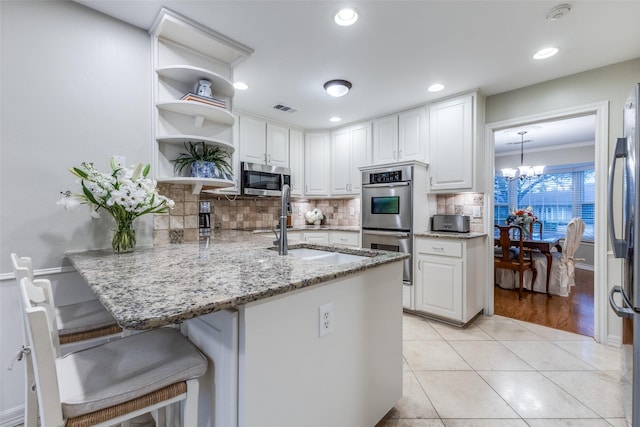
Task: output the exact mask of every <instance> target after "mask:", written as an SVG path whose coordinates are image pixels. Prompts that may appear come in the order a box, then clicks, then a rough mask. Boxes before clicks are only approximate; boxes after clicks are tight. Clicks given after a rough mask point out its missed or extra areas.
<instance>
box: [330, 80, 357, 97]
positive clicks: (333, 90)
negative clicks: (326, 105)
mask: <svg viewBox="0 0 640 427" xmlns="http://www.w3.org/2000/svg"><path fill="white" fill-rule="evenodd" d="M349 89H351V82H348V81H346V80H329V81H328V82H326V83H325V84H324V90H326V91H327V93H328V94H329V95H331V96H335V97H336V98H338V97H341V96H344V95H346V94H347V93H349Z"/></svg>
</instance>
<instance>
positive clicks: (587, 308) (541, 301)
mask: <svg viewBox="0 0 640 427" xmlns="http://www.w3.org/2000/svg"><path fill="white" fill-rule="evenodd" d="M494 289H495V291H494V309H495V314H499V315H501V316H506V317H510V318H512V319H518V320H524V321H526V322H531V323H536V324H538V325H544V326H549V327H551V328H555V329H561V330H563V331H568V332H574V333H577V334H581V335H586V336H590V337H592V336H593V272H592V271H588V270H581V269H577V268H576V285H575V286H574V287H573V289H572V290H571V293H570V294H569V296H568V297H566V298H565V297H560V296H557V295H554V296H552V297H551V298H549V297H547V295H546V294H542V293H537V292H534V293H531V292H529V291H526V292H525V293H524V295H523V298H522V300H521V301H518V291H517V290H507V289H501V288H499V287H497V286H496V287H495V288H494Z"/></svg>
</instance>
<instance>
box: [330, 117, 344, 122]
mask: <svg viewBox="0 0 640 427" xmlns="http://www.w3.org/2000/svg"><path fill="white" fill-rule="evenodd" d="M340 120H342V119H341V118H340V117H335V116H334V117H331V118H330V119H329V121H330V122H334V123H335V122H339V121H340Z"/></svg>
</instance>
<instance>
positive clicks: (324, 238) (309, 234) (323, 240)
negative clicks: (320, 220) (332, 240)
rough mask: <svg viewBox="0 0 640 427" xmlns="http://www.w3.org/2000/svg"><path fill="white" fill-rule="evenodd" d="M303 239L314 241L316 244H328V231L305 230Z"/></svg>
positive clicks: (309, 241) (308, 241)
mask: <svg viewBox="0 0 640 427" xmlns="http://www.w3.org/2000/svg"><path fill="white" fill-rule="evenodd" d="M303 236H304V241H305V242H307V243H316V244H318V245H328V244H329V232H328V231H305V232H304V234H303Z"/></svg>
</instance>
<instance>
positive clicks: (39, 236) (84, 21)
mask: <svg viewBox="0 0 640 427" xmlns="http://www.w3.org/2000/svg"><path fill="white" fill-rule="evenodd" d="M0 19H1V21H0V24H1V25H0V27H1V28H0V31H1V33H0V37H1V43H2V45H1V55H2V58H1V67H2V68H1V74H0V79H1V80H0V82H1V88H2V91H1V94H0V101H1V107H2V108H1V112H0V123H1V130H0V132H1V138H0V310H1V311H0V425H2V426H5V425H15V423H16V422H21V416H22V414H21V410H22V405H23V402H24V399H23V393H24V392H23V390H24V386H23V369H24V364H23V363H18V364H17V365H16V367H15V368H14V370H13V371H11V372H9V371H7V369H6V368H7V366H8V364H9V361H10V359H11V357H12V356H13V354H14V353H15V351H17V350H18V349H19V348H20V345H21V344H22V331H21V327H20V325H21V320H20V311H19V303H18V296H17V289H16V285H15V281H14V280H13V279H12V276H11V274H9V273H10V272H11V266H10V262H9V261H10V260H9V253H11V252H17V253H18V254H20V255H25V256H31V257H33V261H34V267H35V268H36V269H38V270H41V271H42V270H43V269H51V270H45V271H44V272H45V273H49V272H50V273H56V272H59V271H60V267H61V266H62V265H63V254H64V252H65V251H67V250H80V249H86V248H98V247H110V234H111V231H110V230H112V229H113V220H112V219H111V218H110V217H107V216H106V215H103V219H101V220H93V221H92V220H91V219H90V218H89V215H88V214H87V213H86V212H84V211H82V212H78V213H76V214H72V213H68V212H65V211H64V209H63V208H61V207H59V206H57V205H56V201H57V200H58V198H59V197H60V192H61V191H65V190H72V191H77V190H78V189H79V186H78V184H76V182H75V181H76V179H75V177H74V176H73V175H71V174H70V173H69V172H68V171H67V169H68V168H69V167H71V166H75V165H79V164H80V163H81V162H82V161H91V162H94V163H95V164H96V165H97V166H99V167H100V169H103V170H105V171H106V170H107V168H108V167H109V157H110V156H111V155H113V154H118V155H123V156H126V157H127V163H133V162H138V161H141V162H145V163H148V162H150V161H151V147H152V145H151V144H152V141H151V104H150V100H151V72H150V70H151V45H150V39H149V36H148V34H147V33H146V32H144V31H142V30H140V29H138V28H135V27H132V26H130V25H128V24H124V23H122V22H120V21H117V20H114V19H113V18H110V17H107V16H105V15H102V14H100V13H98V12H95V11H93V10H91V9H88V8H86V7H84V6H81V5H78V4H76V3H72V2H70V1H41V2H36V1H0ZM150 219H151V218H148V219H145V220H144V221H142V222H141V221H140V220H136V223H135V224H136V227H137V229H138V242H139V244H140V245H144V244H151V241H152V240H151V234H152V227H151V223H150V221H149V220H150ZM63 271H64V269H63ZM45 277H47V276H45ZM48 277H50V278H51V279H53V280H54V285H55V286H56V297H57V298H58V302H62V303H63V302H64V300H65V299H67V297H69V298H72V299H78V298H80V299H86V298H90V297H91V296H92V295H91V292H90V291H89V289H88V288H86V287H85V288H86V290H87V291H88V294H84V293H83V292H82V291H83V288H82V286H80V285H81V284H80V283H79V276H78V275H77V274H75V273H66V274H55V275H50V276H48ZM70 289H72V291H69V290H70ZM78 290H80V294H82V295H80V294H78ZM70 293H71V294H73V295H69V294H70Z"/></svg>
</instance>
